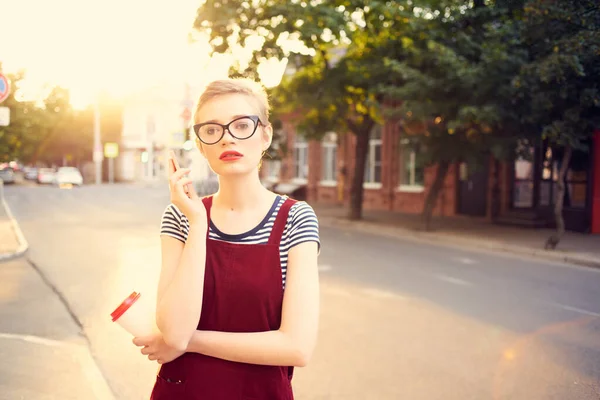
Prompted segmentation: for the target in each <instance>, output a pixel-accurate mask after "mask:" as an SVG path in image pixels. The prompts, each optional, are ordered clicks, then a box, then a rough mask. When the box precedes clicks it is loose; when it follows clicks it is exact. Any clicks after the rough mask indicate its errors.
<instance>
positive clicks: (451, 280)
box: [433, 274, 473, 286]
mask: <svg viewBox="0 0 600 400" xmlns="http://www.w3.org/2000/svg"><path fill="white" fill-rule="evenodd" d="M433 276H434V278H436V279H439V280H441V281H444V282H448V283H452V284H454V285H460V286H473V284H472V283H471V282H467V281H465V280H463V279H459V278H454V277H452V276H447V275H439V274H435V275H433Z"/></svg>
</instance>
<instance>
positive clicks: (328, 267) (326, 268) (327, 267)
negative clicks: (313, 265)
mask: <svg viewBox="0 0 600 400" xmlns="http://www.w3.org/2000/svg"><path fill="white" fill-rule="evenodd" d="M332 269H333V267H332V266H331V265H319V271H320V272H327V271H331V270H332Z"/></svg>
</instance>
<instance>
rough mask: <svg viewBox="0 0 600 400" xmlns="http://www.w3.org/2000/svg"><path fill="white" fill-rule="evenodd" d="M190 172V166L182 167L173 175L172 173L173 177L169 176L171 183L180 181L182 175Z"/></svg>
mask: <svg viewBox="0 0 600 400" xmlns="http://www.w3.org/2000/svg"><path fill="white" fill-rule="evenodd" d="M190 172H191V170H190V169H189V168H182V169H180V170H179V171H176V172H174V173H173V175H171V177H170V178H169V182H170V185H171V186H172V185H175V184H176V183H177V181H179V180H180V179H181V178H182V177H184V176H186V175H187V174H189V173H190Z"/></svg>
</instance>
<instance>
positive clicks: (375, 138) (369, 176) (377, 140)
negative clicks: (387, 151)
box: [363, 125, 383, 189]
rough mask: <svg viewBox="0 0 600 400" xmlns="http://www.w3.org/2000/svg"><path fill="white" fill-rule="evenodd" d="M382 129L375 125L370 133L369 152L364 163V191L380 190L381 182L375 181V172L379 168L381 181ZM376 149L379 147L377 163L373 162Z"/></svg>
mask: <svg viewBox="0 0 600 400" xmlns="http://www.w3.org/2000/svg"><path fill="white" fill-rule="evenodd" d="M382 129H383V127H382V126H381V125H375V126H374V127H373V131H371V138H370V139H369V150H368V152H367V160H366V162H365V178H364V183H363V188H364V189H381V187H382V184H381V181H379V182H376V181H375V176H376V174H375V171H376V169H377V166H379V179H381V175H382V173H383V171H382V160H381V159H382V158H383V157H382V156H383V155H382V153H381V151H382V148H381V146H382V143H383V140H382ZM377 147H379V161H378V162H376V161H375V155H376V154H377Z"/></svg>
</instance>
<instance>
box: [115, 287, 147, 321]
mask: <svg viewBox="0 0 600 400" xmlns="http://www.w3.org/2000/svg"><path fill="white" fill-rule="evenodd" d="M140 295H141V293H137V292H132V293H131V294H130V295H129V297H127V298H126V299H125V300H123V302H122V303H121V304H120V305H119V307H117V308H116V309H115V311H113V312H112V313H111V314H110V316H111V317H112V320H113V322H115V321H116V320H118V319H119V317H121V315H123V314H125V311H127V310H129V307H131V306H132V305H133V303H135V302H136V301H137V299H139V298H140Z"/></svg>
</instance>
